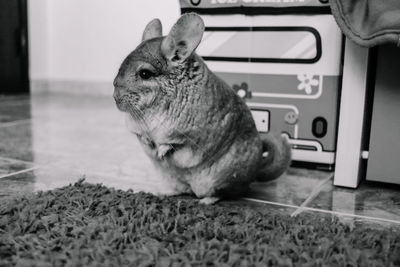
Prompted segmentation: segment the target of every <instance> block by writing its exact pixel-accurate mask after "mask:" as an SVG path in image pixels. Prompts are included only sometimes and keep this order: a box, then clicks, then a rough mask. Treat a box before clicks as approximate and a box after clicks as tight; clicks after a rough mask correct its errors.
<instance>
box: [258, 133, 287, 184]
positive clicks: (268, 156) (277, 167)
mask: <svg viewBox="0 0 400 267" xmlns="http://www.w3.org/2000/svg"><path fill="white" fill-rule="evenodd" d="M261 140H262V146H263V158H262V160H261V164H260V167H259V168H260V169H259V172H258V175H257V177H256V180H257V181H259V182H266V181H270V180H273V179H276V178H278V177H279V176H281V175H282V174H283V173H284V172H285V171H286V170H287V169H288V168H289V165H290V161H291V156H292V152H291V147H290V144H289V143H288V140H287V138H286V137H282V136H278V135H274V134H270V133H269V134H266V135H261Z"/></svg>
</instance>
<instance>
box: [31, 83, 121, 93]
mask: <svg viewBox="0 0 400 267" xmlns="http://www.w3.org/2000/svg"><path fill="white" fill-rule="evenodd" d="M30 84H31V93H32V94H43V93H44V94H47V93H56V94H74V95H76V94H77V95H98V96H112V94H113V90H114V87H113V84H112V81H110V82H107V81H71V80H31V82H30Z"/></svg>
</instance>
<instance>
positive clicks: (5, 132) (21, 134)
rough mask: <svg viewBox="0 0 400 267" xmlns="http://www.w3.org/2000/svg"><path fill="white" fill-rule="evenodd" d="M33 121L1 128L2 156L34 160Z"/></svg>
mask: <svg viewBox="0 0 400 267" xmlns="http://www.w3.org/2000/svg"><path fill="white" fill-rule="evenodd" d="M32 142H33V139H32V128H31V123H28V124H20V125H14V126H10V127H2V128H0V157H7V158H14V159H19V160H24V161H31V162H33V161H34V156H33V150H32Z"/></svg>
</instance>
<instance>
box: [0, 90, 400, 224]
mask: <svg viewBox="0 0 400 267" xmlns="http://www.w3.org/2000/svg"><path fill="white" fill-rule="evenodd" d="M75 89H76V88H75ZM39 91H40V90H39ZM75 91H76V90H75ZM333 174H334V173H333V172H325V171H316V170H308V169H304V168H291V169H290V170H289V171H288V172H287V173H286V174H285V175H283V176H282V177H280V178H279V179H276V180H274V181H270V182H266V183H254V184H252V186H251V191H250V193H249V194H248V196H246V197H247V198H248V199H256V200H257V201H259V202H260V203H256V202H250V201H249V200H247V201H245V200H243V199H242V200H234V201H232V200H229V201H223V202H222V203H221V205H243V207H244V208H245V207H252V208H257V209H263V208H264V207H265V209H273V210H274V211H279V212H281V213H282V214H296V213H299V212H302V213H308V212H311V213H314V212H319V213H320V214H321V216H337V215H338V214H343V216H341V217H340V218H341V219H342V220H343V221H345V222H346V223H349V224H352V225H354V226H355V227H356V225H357V224H360V223H363V224H367V223H368V222H369V223H371V222H373V225H375V226H376V225H381V226H382V227H387V226H388V225H392V224H393V223H395V224H397V225H400V188H399V187H388V186H382V185H379V184H371V183H363V184H362V185H361V186H360V188H359V189H357V190H351V189H344V188H337V187H334V186H333V184H332V181H333V179H332V176H333ZM82 178H85V179H86V181H88V182H91V183H103V184H104V185H107V186H111V187H116V188H119V189H133V190H134V191H146V192H155V193H158V194H163V193H165V192H168V191H169V190H170V188H169V185H168V184H166V183H165V182H164V181H163V180H162V179H160V177H159V174H158V173H157V172H156V171H155V170H154V168H153V166H152V164H151V163H150V161H149V159H148V158H147V156H146V155H145V154H144V152H143V151H142V149H141V147H140V144H139V143H138V141H137V140H136V137H135V136H134V135H132V134H131V133H130V132H129V131H128V130H127V129H126V126H125V119H124V115H123V114H122V113H121V112H119V111H118V110H117V108H116V107H115V105H114V101H113V99H112V97H111V92H110V95H109V96H99V95H95V94H93V93H91V94H85V95H84V94H68V93H65V92H63V93H62V94H60V93H58V94H56V93H48V91H46V90H42V91H40V93H33V94H32V95H31V96H27V95H22V96H11V97H5V96H1V97H0V201H1V198H2V197H7V196H13V195H16V194H25V193H27V192H34V191H38V190H50V189H53V188H56V187H61V186H65V185H68V184H70V183H74V182H76V181H78V180H79V179H82ZM265 202H268V203H269V204H265ZM352 216H353V217H352ZM369 218H372V219H371V220H370V219H369ZM376 219H378V220H376ZM379 220H380V221H379ZM385 220H386V221H385ZM377 221H379V222H380V224H374V223H376V222H377ZM378 227H379V226H378Z"/></svg>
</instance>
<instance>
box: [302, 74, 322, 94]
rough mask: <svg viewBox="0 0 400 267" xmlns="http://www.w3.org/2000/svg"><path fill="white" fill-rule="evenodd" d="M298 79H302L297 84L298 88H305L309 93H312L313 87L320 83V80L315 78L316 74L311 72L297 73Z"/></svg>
mask: <svg viewBox="0 0 400 267" xmlns="http://www.w3.org/2000/svg"><path fill="white" fill-rule="evenodd" d="M297 79H298V80H299V81H300V83H299V85H298V86H297V89H298V90H300V91H301V90H304V91H305V92H306V94H307V95H309V94H311V93H312V89H313V88H312V87H313V86H317V85H319V80H318V79H314V75H311V74H299V75H297Z"/></svg>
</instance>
